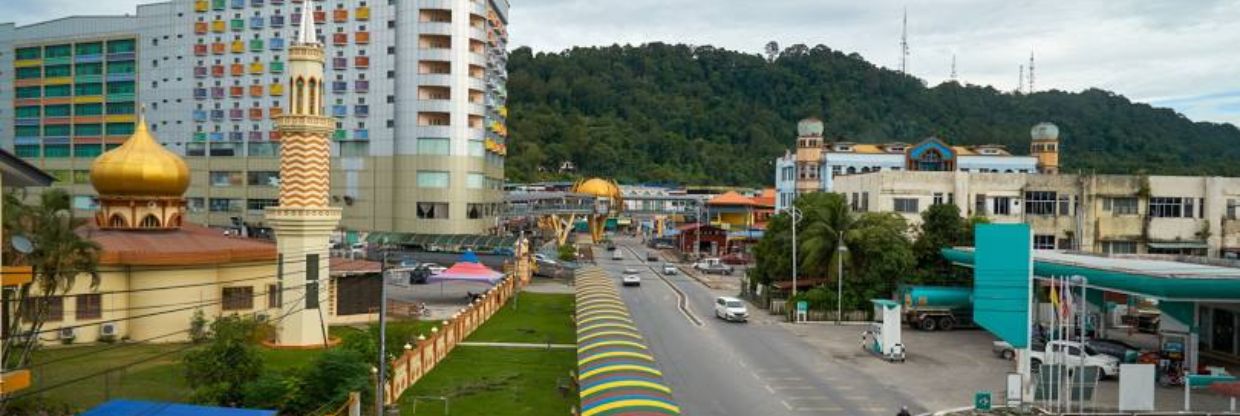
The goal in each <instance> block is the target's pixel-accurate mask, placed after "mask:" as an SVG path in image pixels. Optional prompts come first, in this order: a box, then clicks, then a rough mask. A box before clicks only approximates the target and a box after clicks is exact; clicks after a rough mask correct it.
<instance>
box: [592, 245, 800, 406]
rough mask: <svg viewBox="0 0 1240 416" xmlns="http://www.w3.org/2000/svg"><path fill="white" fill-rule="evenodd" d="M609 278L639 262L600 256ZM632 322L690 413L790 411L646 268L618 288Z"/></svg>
mask: <svg viewBox="0 0 1240 416" xmlns="http://www.w3.org/2000/svg"><path fill="white" fill-rule="evenodd" d="M599 263H600V266H603V267H604V269H605V270H607V271H608V272H609V273H610V274H612V276H613V278H614V279H616V280H617V284H619V283H618V276H619V275H620V273H621V272H622V271H623V270H624V268H625V267H633V268H636V267H641V266H640V265H639V264H637V263H635V262H634V263H627V262H616V261H611V260H607V261H602V262H599ZM621 297H622V298H623V299H624V301H625V303H626V304H627V305H628V306H629V311H630V314H631V316H632V317H633V321H634V323H635V324H636V325H637V327H638V330H639V331H641V333H642V336H643V337H645V338H646V343H647V345H648V346H649V347H650V350H651V353H653V354H654V356H655V359H656V360H658V365H659V367H660V369H661V370H662V371H663V379H664V381H666V382H667V383H668V385H669V386H670V387H671V388H672V395H673V397H674V398H675V399H676V401H677V402H678V403H679V404H680V406H681V409H682V411H683V413H684V414H688V415H720V416H731V415H776V416H779V415H792V414H794V413H791V412H789V411H788V409H787V408H785V407H784V406H783V404H782V403H781V401H780V400H778V399H777V398H775V397H773V396H772V395H770V393H769V392H768V391H767V390H766V389H763V388H761V387H758V386H760V384H759V382H760V381H761V380H759V379H757V378H755V375H754V374H753V373H752V372H749V371H743V368H741V367H738V366H737V364H736V363H737V362H740V361H743V358H742V356H740V355H738V354H737V353H736V352H735V351H734V350H733V346H732V345H731V343H730V342H724V341H726V340H724V339H722V338H720V337H719V334H718V333H717V332H714V331H704V330H703V327H702V326H698V325H697V324H695V323H693V322H692V321H691V320H689V319H687V318H686V317H684V316H683V315H682V314H681V311H680V309H679V308H677V307H676V301H677V298H676V294H675V292H673V291H672V290H671V289H670V288H669V287H668V286H667V285H666V284H665V283H663V282H662V281H660V280H659V278H658V276H655V275H654V274H653V273H651V272H650V271H649V270H646V271H645V272H643V273H642V284H641V286H637V287H627V288H622V290H621Z"/></svg>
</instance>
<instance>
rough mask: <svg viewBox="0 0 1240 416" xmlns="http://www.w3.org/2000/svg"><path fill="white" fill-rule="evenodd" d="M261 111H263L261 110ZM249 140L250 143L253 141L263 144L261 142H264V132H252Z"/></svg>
mask: <svg viewBox="0 0 1240 416" xmlns="http://www.w3.org/2000/svg"><path fill="white" fill-rule="evenodd" d="M260 111H261V110H260ZM249 140H250V141H252V142H261V141H263V132H261V131H252V132H250V134H249Z"/></svg>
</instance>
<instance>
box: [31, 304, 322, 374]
mask: <svg viewBox="0 0 1240 416" xmlns="http://www.w3.org/2000/svg"><path fill="white" fill-rule="evenodd" d="M289 289H295V287H289V288H285V289H283V290H289ZM268 293H270V292H268ZM265 294H266V293H264V294H260V295H265ZM308 295H309V293H303V294H302V295H301V296H300V297H298V298H297V299H295V300H293V301H292V302H290V303H291V304H296V303H300V302H301V301H302V300H304V299H305V298H306V296H308ZM257 296H259V295H256V296H255V297H257ZM268 309H270V308H268ZM251 313H252V314H254V316H255V317H257V316H258V315H261V314H262V313H263V312H262V311H254V312H251ZM191 330H192V328H186V329H182V330H179V331H174V332H169V333H166V334H161V335H156V336H153V337H150V338H144V339H141V340H137V341H130V342H125V343H118V344H116V345H113V346H110V347H106V348H102V349H98V350H91V351H87V352H85V353H82V354H75V355H70V356H66V357H60V358H57V359H55V360H48V361H43V362H39V363H35V364H32V365H30V366H29V367H28V368H31V369H33V368H38V367H44V366H47V365H51V364H54V363H58V362H63V361H69V360H73V359H77V358H81V357H85V356H88V355H94V354H98V353H101V352H106V351H111V350H114V349H119V348H123V347H130V346H136V345H141V344H145V343H147V342H150V341H154V340H157V339H161V338H167V337H170V336H174V335H180V334H183V333H186V332H190V331H191Z"/></svg>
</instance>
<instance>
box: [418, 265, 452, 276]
mask: <svg viewBox="0 0 1240 416" xmlns="http://www.w3.org/2000/svg"><path fill="white" fill-rule="evenodd" d="M421 267H425V268H426V269H427V270H430V272H431V274H432V275H436V274H440V273H443V271H444V270H448V268H447V267H443V266H440V265H438V264H435V263H422V266H421Z"/></svg>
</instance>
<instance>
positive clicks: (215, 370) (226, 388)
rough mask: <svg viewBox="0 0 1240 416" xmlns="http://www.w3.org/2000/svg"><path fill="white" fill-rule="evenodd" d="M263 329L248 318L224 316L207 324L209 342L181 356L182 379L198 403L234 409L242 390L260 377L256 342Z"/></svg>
mask: <svg viewBox="0 0 1240 416" xmlns="http://www.w3.org/2000/svg"><path fill="white" fill-rule="evenodd" d="M264 329H265V327H264V326H263V325H261V324H260V323H259V322H257V321H255V320H254V319H251V318H242V317H239V316H237V315H232V316H224V317H220V318H219V319H217V320H216V321H215V322H212V323H211V336H210V340H209V341H208V342H207V344H206V345H205V346H203V347H202V348H200V349H195V350H193V351H190V352H189V353H187V354H185V358H183V363H184V364H185V379H186V381H187V384H189V386H190V387H192V388H193V389H194V400H195V401H196V402H199V403H207V404H214V405H220V406H235V405H237V404H238V403H240V402H241V400H242V399H243V397H242V386H244V385H245V384H247V383H250V382H253V381H255V380H257V379H258V378H259V376H261V375H262V374H263V357H262V355H261V353H260V352H259V351H258V346H257V344H258V340H259V339H260V338H261V337H262V335H261V334H262V332H263V330H264Z"/></svg>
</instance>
